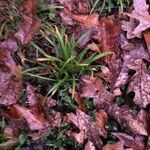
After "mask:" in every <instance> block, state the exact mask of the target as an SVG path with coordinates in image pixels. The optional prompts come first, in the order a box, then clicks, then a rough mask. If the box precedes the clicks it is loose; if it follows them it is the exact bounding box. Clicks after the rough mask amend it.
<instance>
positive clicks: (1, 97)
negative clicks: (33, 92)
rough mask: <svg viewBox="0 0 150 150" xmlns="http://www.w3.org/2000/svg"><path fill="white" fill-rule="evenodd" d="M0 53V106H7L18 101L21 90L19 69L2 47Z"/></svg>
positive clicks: (0, 46) (1, 46)
mask: <svg viewBox="0 0 150 150" xmlns="http://www.w3.org/2000/svg"><path fill="white" fill-rule="evenodd" d="M0 53H1V55H0V66H1V67H0V104H3V105H6V106H9V105H11V104H14V103H16V102H17V101H18V99H19V97H20V91H21V90H22V88H23V87H22V75H21V68H20V66H17V65H16V63H15V61H14V60H13V58H12V56H11V53H10V52H9V51H8V50H6V49H5V48H4V47H3V45H0Z"/></svg>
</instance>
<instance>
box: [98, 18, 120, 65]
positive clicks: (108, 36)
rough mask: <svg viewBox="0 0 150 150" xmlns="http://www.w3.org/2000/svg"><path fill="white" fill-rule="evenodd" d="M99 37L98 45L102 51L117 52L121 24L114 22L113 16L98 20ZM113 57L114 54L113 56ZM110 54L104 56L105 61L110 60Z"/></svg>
mask: <svg viewBox="0 0 150 150" xmlns="http://www.w3.org/2000/svg"><path fill="white" fill-rule="evenodd" d="M100 28H101V37H102V40H101V42H100V47H101V49H102V51H103V52H108V51H111V52H114V55H116V54H117V50H118V47H119V40H120V39H119V38H120V33H121V26H120V24H119V23H117V22H114V19H113V18H111V17H110V18H102V19H101V20H100ZM113 57H115V56H113ZM111 59H112V56H108V57H106V59H105V60H106V61H107V62H108V61H110V60H111Z"/></svg>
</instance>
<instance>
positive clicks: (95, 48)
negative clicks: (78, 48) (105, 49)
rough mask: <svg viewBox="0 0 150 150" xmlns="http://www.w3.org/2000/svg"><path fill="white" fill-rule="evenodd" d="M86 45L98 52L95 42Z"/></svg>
mask: <svg viewBox="0 0 150 150" xmlns="http://www.w3.org/2000/svg"><path fill="white" fill-rule="evenodd" d="M87 47H88V48H89V49H90V50H92V51H94V52H100V49H99V47H98V45H97V44H95V43H91V44H88V45H87Z"/></svg>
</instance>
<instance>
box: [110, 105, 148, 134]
mask: <svg viewBox="0 0 150 150" xmlns="http://www.w3.org/2000/svg"><path fill="white" fill-rule="evenodd" d="M108 107H109V110H108V114H109V115H112V116H113V117H114V118H115V119H116V120H117V121H118V122H119V123H120V124H121V125H123V126H125V127H128V128H129V129H130V130H131V131H132V132H133V133H135V134H140V135H145V136H147V135H148V133H147V131H146V128H145V126H144V124H143V122H142V121H140V119H139V118H138V116H137V115H136V114H134V113H133V111H132V110H131V109H130V108H129V107H128V106H127V105H124V106H121V107H118V106H117V105H112V106H108Z"/></svg>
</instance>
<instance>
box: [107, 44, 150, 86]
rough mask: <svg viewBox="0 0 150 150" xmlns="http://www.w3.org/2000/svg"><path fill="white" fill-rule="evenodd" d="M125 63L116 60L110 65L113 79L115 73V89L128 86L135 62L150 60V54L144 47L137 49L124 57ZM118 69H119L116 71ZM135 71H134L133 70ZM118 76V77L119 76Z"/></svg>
mask: <svg viewBox="0 0 150 150" xmlns="http://www.w3.org/2000/svg"><path fill="white" fill-rule="evenodd" d="M123 59H124V62H123V64H122V62H121V60H117V61H116V60H115V62H114V61H112V62H111V63H110V64H109V65H110V68H111V71H112V77H111V79H113V76H114V75H113V73H115V72H116V73H115V74H116V75H115V76H116V77H117V78H115V81H114V79H113V81H114V82H113V83H114V87H113V88H114V89H116V88H118V87H121V86H122V85H124V84H126V83H127V81H128V79H129V75H128V73H129V71H130V69H132V68H131V67H130V66H133V65H134V63H135V61H136V60H138V59H140V60H142V59H145V60H149V54H148V52H147V51H146V50H145V49H144V47H143V46H142V45H140V46H137V47H135V48H134V49H132V50H130V51H129V53H126V54H125V55H124V57H123ZM116 68H117V69H116ZM133 70H134V69H133ZM117 74H118V75H117Z"/></svg>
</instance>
